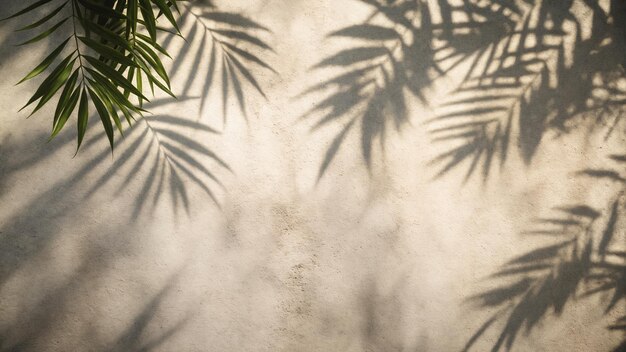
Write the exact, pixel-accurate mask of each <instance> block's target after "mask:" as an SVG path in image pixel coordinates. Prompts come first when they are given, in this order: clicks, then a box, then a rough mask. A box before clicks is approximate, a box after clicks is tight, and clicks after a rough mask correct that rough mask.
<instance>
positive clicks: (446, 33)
mask: <svg viewBox="0 0 626 352" xmlns="http://www.w3.org/2000/svg"><path fill="white" fill-rule="evenodd" d="M362 2H363V3H365V4H367V5H370V6H371V7H373V8H374V12H373V14H372V15H371V16H370V17H368V18H367V19H366V20H365V21H364V22H363V23H362V24H357V25H351V26H348V27H344V28H342V29H340V30H337V31H334V32H332V33H330V34H329V37H331V38H343V39H350V40H351V44H350V45H351V46H350V47H348V48H346V49H342V50H340V51H338V52H337V53H335V54H333V55H331V56H329V57H327V58H325V59H323V60H322V61H321V62H320V63H319V64H317V65H316V66H314V69H320V68H333V69H336V70H340V74H338V75H336V76H334V77H332V78H330V79H327V80H325V81H323V82H321V83H319V84H316V85H313V86H311V87H310V88H309V89H307V90H306V91H304V92H303V93H302V94H301V95H302V96H310V95H313V94H325V98H323V99H322V100H321V101H319V102H318V103H317V104H316V105H315V106H314V107H313V108H311V109H310V110H309V111H307V112H306V113H305V114H304V117H306V118H316V120H317V122H316V123H315V125H314V126H313V130H317V129H318V128H320V127H324V126H327V125H334V126H339V127H335V128H337V131H338V132H337V133H336V137H335V138H334V140H333V141H332V142H331V144H330V146H329V148H328V149H327V152H326V154H325V157H324V159H323V161H322V163H321V166H320V169H319V173H318V179H319V178H321V177H322V176H323V175H324V173H325V172H326V170H327V168H328V167H329V165H330V163H331V162H332V160H333V158H334V157H335V155H336V153H337V152H338V150H339V148H340V146H341V144H342V143H343V141H344V140H345V138H346V134H347V133H348V132H349V131H350V130H354V129H357V128H359V129H360V137H361V138H360V140H361V156H362V158H363V160H364V161H365V163H366V165H367V166H368V168H369V167H370V166H371V159H372V146H373V145H374V143H375V142H376V141H378V142H379V143H380V145H381V149H384V139H385V137H386V136H387V135H388V130H389V125H392V126H393V127H395V129H396V130H397V131H400V130H401V129H402V128H403V127H404V126H406V125H407V124H408V122H409V121H410V111H408V110H407V106H408V105H407V101H405V99H406V94H405V93H406V92H410V93H411V94H412V95H413V96H414V97H416V98H417V100H418V101H421V103H422V104H423V105H425V106H429V107H434V108H435V111H436V114H435V117H434V118H432V119H429V120H426V121H425V125H426V126H427V127H428V129H429V133H430V135H431V139H432V141H433V142H436V143H437V144H439V145H441V147H442V148H445V149H447V150H446V151H444V152H443V153H441V154H439V155H438V156H436V157H435V158H434V159H433V160H432V162H431V165H432V166H433V167H436V168H437V170H438V171H437V174H436V177H440V176H442V175H444V174H446V173H447V172H449V171H450V170H452V169H454V168H457V167H459V166H460V165H461V164H467V172H466V177H465V178H466V180H467V179H468V178H469V177H471V176H472V175H474V174H475V173H477V171H478V170H480V169H482V171H481V172H480V173H481V174H482V178H483V180H486V179H487V177H488V175H489V173H490V172H491V170H492V166H493V164H495V162H498V163H499V164H500V166H502V165H504V163H505V161H506V159H507V155H508V154H509V152H510V149H511V145H517V146H518V148H519V152H520V155H521V158H522V159H523V160H524V161H525V162H526V163H527V164H528V163H530V161H531V160H532V158H533V156H534V155H535V153H536V150H537V147H538V146H539V144H540V142H541V140H542V137H543V136H544V134H545V133H546V131H547V130H548V129H556V130H558V131H565V132H566V131H568V130H570V129H572V128H574V127H576V126H575V124H574V123H573V122H572V117H574V116H577V115H578V114H581V113H583V112H590V111H592V112H595V114H596V116H599V119H600V118H601V117H602V116H604V115H607V114H611V115H613V116H620V115H621V113H620V112H621V111H622V110H623V108H624V107H625V106H626V87H625V85H624V80H625V79H626V76H625V75H624V73H625V72H624V63H626V59H624V55H623V53H624V51H625V50H626V44H625V42H626V40H625V39H624V33H626V5H625V4H624V3H623V2H622V1H619V0H611V2H610V6H609V8H608V10H607V9H605V8H603V7H601V6H600V5H598V4H597V3H596V2H594V1H587V0H578V1H565V2H558V3H556V2H545V1H533V0H523V1H513V0H510V1H494V0H488V1H473V0H460V1H452V0H436V1H428V2H426V1H420V0H405V1H401V0H400V1H384V0H362ZM574 5H576V6H574ZM581 6H586V7H587V11H588V13H590V15H589V18H590V19H591V21H590V22H591V23H590V24H589V26H590V34H589V35H587V36H585V35H586V34H585V33H584V32H586V28H583V27H585V26H586V25H587V24H585V23H582V22H581V19H580V18H579V14H578V12H580V7H581ZM577 11H578V12H577ZM577 16H578V17H577ZM463 65H464V66H466V67H467V69H465V73H464V78H463V79H462V80H461V82H460V84H459V86H458V87H457V88H456V89H454V90H453V91H452V92H450V93H449V94H446V97H445V98H444V101H442V102H439V101H431V99H429V94H428V93H429V90H430V89H431V87H432V86H433V84H434V81H435V80H436V79H437V78H440V77H447V76H448V74H452V75H458V73H456V72H454V73H453V72H452V71H453V70H454V69H455V68H457V67H462V66H463ZM616 111H617V112H616ZM615 119H618V117H615ZM573 124H574V126H572V125H573Z"/></svg>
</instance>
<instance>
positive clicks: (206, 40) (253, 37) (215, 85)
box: [163, 1, 276, 122]
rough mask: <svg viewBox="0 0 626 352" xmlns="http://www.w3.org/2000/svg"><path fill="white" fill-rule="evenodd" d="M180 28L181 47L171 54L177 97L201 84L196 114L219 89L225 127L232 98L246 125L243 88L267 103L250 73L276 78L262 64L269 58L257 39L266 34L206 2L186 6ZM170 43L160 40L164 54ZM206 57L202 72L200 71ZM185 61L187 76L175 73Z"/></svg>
mask: <svg viewBox="0 0 626 352" xmlns="http://www.w3.org/2000/svg"><path fill="white" fill-rule="evenodd" d="M179 24H180V25H179V27H180V28H181V31H182V34H183V37H184V38H185V43H184V45H183V47H182V49H181V50H180V51H177V52H175V53H174V54H175V55H174V61H173V63H172V69H171V73H170V75H171V77H172V78H174V77H181V78H184V82H185V84H184V87H183V90H182V94H183V95H187V94H190V92H191V89H192V86H193V84H194V82H196V81H197V80H198V81H199V80H202V79H204V81H203V83H202V89H201V92H200V97H201V98H200V107H199V112H200V113H202V111H203V109H204V107H205V106H206V104H207V99H208V98H209V96H210V94H209V93H210V92H211V91H212V90H216V89H219V91H220V94H221V98H222V99H221V100H222V117H223V119H224V122H225V121H226V118H227V116H228V109H227V108H228V104H229V99H231V98H233V96H234V99H235V101H236V102H237V105H238V107H239V109H240V111H241V113H242V114H243V115H244V117H245V118H246V119H247V109H246V96H245V94H246V91H247V90H246V89H244V82H246V83H247V84H249V85H250V87H252V88H253V89H254V90H256V91H257V92H258V93H259V94H260V95H261V96H263V97H264V98H266V96H265V93H264V92H263V89H262V87H261V84H260V83H259V78H258V77H257V73H256V71H255V70H256V68H261V69H263V70H267V71H270V72H273V73H276V71H275V70H274V68H273V67H272V66H270V65H269V64H268V63H266V61H265V60H264V59H263V58H262V54H266V53H267V52H273V50H272V48H271V46H270V45H269V44H268V43H267V42H266V41H265V39H263V38H262V37H263V35H264V34H267V33H271V31H270V30H269V29H268V28H267V27H265V26H263V25H262V24H260V23H258V22H256V21H254V20H253V19H251V18H249V17H246V16H245V15H243V14H241V13H233V12H224V11H221V10H219V9H218V8H217V7H215V6H214V5H213V4H212V2H211V1H192V2H188V3H185V4H184V5H183V6H182V14H181V18H180V23H179ZM175 37H176V36H175V35H172V34H170V35H169V36H168V37H167V38H165V40H164V43H163V47H164V48H165V49H166V50H168V51H169V50H171V49H170V47H171V46H172V43H173V41H172V39H174V38H175ZM198 38H199V40H198ZM207 56H208V63H207V67H204V65H203V63H206V62H207ZM185 60H192V63H191V66H190V69H189V70H188V72H187V73H185V72H183V71H182V70H180V69H181V68H182V67H183V62H186V61H185ZM253 66H255V67H256V68H253ZM183 75H186V76H183ZM219 84H221V87H219Z"/></svg>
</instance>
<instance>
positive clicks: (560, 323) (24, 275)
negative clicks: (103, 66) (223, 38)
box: [0, 0, 624, 352]
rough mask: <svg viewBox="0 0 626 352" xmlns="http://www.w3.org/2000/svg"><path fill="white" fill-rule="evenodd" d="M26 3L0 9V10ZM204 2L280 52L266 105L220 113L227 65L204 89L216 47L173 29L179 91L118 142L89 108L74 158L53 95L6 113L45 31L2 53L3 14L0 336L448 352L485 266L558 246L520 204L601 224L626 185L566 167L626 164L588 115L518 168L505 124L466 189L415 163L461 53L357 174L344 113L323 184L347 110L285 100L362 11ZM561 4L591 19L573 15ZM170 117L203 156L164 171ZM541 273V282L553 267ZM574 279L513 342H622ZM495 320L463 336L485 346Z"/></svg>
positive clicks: (620, 137)
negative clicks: (258, 27) (502, 140)
mask: <svg viewBox="0 0 626 352" xmlns="http://www.w3.org/2000/svg"><path fill="white" fill-rule="evenodd" d="M22 3H23V2H20V1H8V2H5V3H3V4H2V6H1V7H0V9H1V10H0V16H2V17H4V16H5V15H6V14H9V13H11V12H12V11H14V10H15V9H18V8H20V7H21V6H22V5H23V4H22ZM218 5H219V7H220V8H221V9H224V10H229V11H234V12H241V13H244V14H246V15H247V16H250V17H251V18H253V19H254V20H256V21H258V22H259V23H262V24H263V25H265V26H267V27H268V28H269V29H270V30H271V33H269V32H259V36H261V37H262V38H263V39H264V40H265V41H267V42H268V43H269V44H270V46H271V47H272V48H273V53H264V54H263V57H264V58H265V59H267V61H268V63H269V64H270V65H271V66H272V67H273V68H274V69H275V70H276V71H277V72H278V74H273V73H271V72H269V71H268V70H263V69H257V68H254V69H253V72H254V74H255V75H256V77H257V78H258V81H259V83H260V84H261V86H262V87H263V88H264V90H265V94H266V96H267V99H264V98H263V97H261V96H260V95H259V94H256V93H255V92H254V88H252V87H251V86H249V85H244V87H243V89H244V92H245V93H246V94H245V95H246V104H247V109H248V114H247V115H248V116H247V120H246V119H245V118H244V116H243V115H242V114H241V113H240V111H239V108H238V105H237V100H236V98H234V95H231V98H230V99H229V101H228V114H227V119H225V120H224V119H223V116H224V115H223V111H222V102H221V96H220V90H221V85H220V81H219V80H216V81H215V82H216V83H215V85H214V86H213V87H212V88H211V89H210V90H209V92H208V93H205V91H204V88H203V84H204V83H205V82H206V80H207V79H208V78H207V77H206V71H207V70H208V65H209V48H208V44H207V45H206V46H204V47H203V46H202V44H201V41H202V40H203V38H202V37H201V31H200V30H198V32H197V33H196V36H195V38H194V39H193V40H190V41H189V43H185V42H183V41H182V40H176V39H175V40H172V41H171V42H170V43H169V44H168V45H169V47H168V50H170V52H171V53H172V56H173V57H174V60H173V61H172V60H169V61H167V62H168V66H169V69H170V72H174V74H173V90H174V92H176V93H177V94H179V95H180V97H179V100H178V101H176V100H173V99H170V98H166V97H165V96H161V95H158V96H157V97H156V99H155V100H154V102H153V104H152V105H149V106H150V110H151V112H152V113H153V115H149V116H148V117H147V120H148V122H149V123H150V126H151V128H148V127H147V125H146V123H145V122H143V121H139V122H137V123H136V125H135V128H133V129H129V131H128V132H127V135H126V137H124V138H119V141H118V144H117V146H116V149H115V152H114V153H113V155H111V153H110V151H109V150H108V143H107V141H106V138H104V136H103V134H102V133H101V132H100V131H101V128H100V126H99V124H96V123H95V122H97V121H95V120H96V119H97V118H93V119H94V124H92V125H91V126H90V128H89V130H88V136H87V139H86V141H87V142H86V143H85V145H84V147H83V148H82V149H81V151H80V153H78V155H76V156H75V157H74V152H75V132H74V131H75V125H74V124H69V125H68V127H67V128H66V131H65V132H64V133H62V134H61V135H60V136H59V137H58V138H56V139H55V140H53V141H51V142H50V143H46V139H47V135H48V131H49V127H50V125H51V123H50V122H51V118H50V114H51V113H52V111H53V107H52V106H50V107H47V108H45V109H42V111H41V112H38V113H37V114H36V115H34V116H33V117H31V118H29V119H26V116H27V113H24V112H22V113H18V112H17V110H18V109H19V108H20V107H21V106H22V105H23V104H24V102H25V101H26V100H27V98H28V96H29V94H30V93H31V92H32V90H33V89H34V88H35V87H36V82H33V83H27V84H24V85H20V86H14V83H15V82H16V81H17V80H18V79H19V77H20V76H22V75H23V74H24V73H26V72H27V71H28V70H29V69H30V68H31V67H33V66H34V65H36V63H37V62H39V60H40V59H41V57H43V55H45V53H46V52H47V51H48V50H49V46H48V44H47V43H45V42H44V43H43V44H41V45H36V46H30V47H14V46H13V44H15V43H17V42H18V40H19V38H20V35H15V34H13V33H12V32H11V31H12V29H14V28H16V26H17V25H18V22H3V23H1V24H0V42H1V43H2V46H1V47H0V57H1V61H0V77H2V79H1V80H0V111H1V116H2V123H1V125H0V350H1V351H351V352H352V351H354V352H357V351H460V350H462V349H463V347H464V346H465V344H466V343H467V342H468V340H469V339H470V338H471V336H472V335H473V334H474V333H475V332H476V331H477V330H478V329H479V328H480V327H481V325H482V324H483V323H484V322H485V321H486V320H487V319H489V317H490V316H491V315H492V314H493V313H494V312H495V311H496V310H498V309H499V308H498V307H480V306H479V305H477V304H476V302H475V301H472V300H471V299H470V297H472V296H474V295H476V294H479V293H480V292H483V291H485V290H489V289H494V288H496V287H498V285H501V284H502V281H501V278H498V277H492V276H490V275H491V274H492V273H494V272H495V271H497V270H498V269H499V268H501V267H502V266H503V265H505V264H506V262H508V261H510V260H511V259H512V258H515V257H516V256H519V255H522V254H524V253H526V252H528V251H530V250H532V249H535V248H538V247H541V246H544V245H548V244H551V243H554V241H555V239H554V237H550V236H532V235H528V234H526V235H525V234H522V232H523V231H524V230H527V229H532V226H533V224H534V222H533V221H535V219H537V218H540V217H543V218H547V217H551V216H553V215H554V214H555V213H554V211H555V207H559V206H561V207H562V206H572V205H577V204H588V205H590V206H592V207H593V208H594V209H597V210H598V211H599V212H601V213H602V214H603V215H602V216H601V220H598V223H597V224H596V225H594V226H597V227H598V228H603V227H604V226H605V224H606V222H607V221H608V220H607V219H608V218H607V216H608V214H609V213H610V210H611V204H612V203H611V202H612V201H613V200H614V199H617V197H618V196H619V194H620V192H621V191H622V189H623V183H619V182H615V181H612V180H610V179H608V178H606V177H605V178H599V179H595V178H589V177H585V176H582V175H580V173H579V172H580V171H581V170H585V169H603V170H607V169H614V170H617V171H618V172H622V174H621V175H624V174H623V171H624V170H623V165H624V164H619V163H612V161H611V160H610V159H608V158H607V156H608V155H612V154H624V133H623V132H624V125H623V123H622V122H620V124H618V125H617V127H616V128H615V129H614V131H613V132H612V133H610V134H608V132H607V131H608V127H607V125H605V124H601V123H596V122H595V121H596V120H594V119H593V117H595V116H592V118H588V119H587V120H582V117H581V118H580V119H579V120H576V121H578V122H577V123H576V126H577V127H576V128H572V129H570V130H568V131H567V132H565V130H563V131H556V130H549V131H547V132H546V133H545V134H544V135H543V137H542V139H541V143H540V144H539V146H538V149H537V152H536V155H535V156H534V158H533V159H532V162H531V163H530V164H529V165H526V164H525V163H524V161H523V160H522V158H521V157H520V156H519V155H520V154H519V152H518V149H517V146H516V142H515V140H513V141H512V142H511V144H512V146H511V150H510V156H509V158H508V160H507V162H506V164H505V166H504V167H503V168H502V169H501V170H497V169H496V168H495V167H494V170H493V171H492V172H491V173H490V176H489V178H488V179H487V180H486V181H485V182H483V181H482V180H481V178H480V176H476V177H472V178H470V179H469V180H468V181H467V182H466V183H464V182H463V178H464V176H465V173H466V171H467V167H458V168H454V169H452V171H450V172H449V173H447V174H445V175H444V176H443V177H440V178H433V176H434V175H435V174H436V173H437V168H436V167H433V166H432V165H430V164H429V161H430V160H431V159H432V158H434V157H436V156H437V155H439V154H440V153H441V152H443V151H444V150H445V147H444V146H443V145H441V144H438V143H434V142H433V141H432V140H431V138H430V135H429V134H428V129H429V126H427V125H426V124H425V123H424V122H425V121H427V120H428V119H429V118H433V117H434V116H437V114H439V113H440V112H439V111H440V110H439V109H440V107H439V105H441V103H442V102H445V101H447V100H449V99H451V97H452V95H451V94H452V93H450V92H451V91H452V90H453V89H454V88H455V87H456V85H457V84H458V83H459V82H460V80H461V78H462V77H463V75H464V73H465V72H467V70H469V68H470V62H471V60H469V59H468V60H466V61H465V62H463V63H461V64H460V66H458V67H457V68H455V69H454V70H452V71H451V72H450V73H449V74H448V75H447V76H445V77H440V78H438V79H436V80H435V82H434V84H433V86H432V87H431V88H429V89H428V90H427V94H428V97H429V100H430V101H431V104H430V106H424V104H422V103H421V102H420V101H419V100H418V99H416V98H415V97H413V96H411V95H410V94H408V92H406V90H405V93H406V95H407V106H408V107H407V110H408V112H409V120H410V123H409V124H406V125H404V126H403V128H402V129H401V130H400V131H399V132H396V131H394V129H393V128H392V125H389V130H388V131H387V133H388V134H387V137H386V138H385V141H384V146H385V147H384V149H380V148H378V147H377V144H376V143H375V146H374V148H373V154H374V155H373V158H372V165H371V168H370V169H369V170H368V168H367V167H366V165H365V163H364V161H363V158H362V156H361V148H362V147H361V136H360V129H355V130H352V131H351V132H350V133H348V134H347V136H346V139H345V141H344V142H343V144H342V145H341V148H340V149H339V151H338V153H337V155H336V157H335V159H334V160H333V161H332V163H331V164H330V166H329V167H328V170H327V172H326V174H325V175H324V176H323V178H321V179H320V180H319V182H318V181H317V173H318V169H319V167H320V164H321V163H322V161H323V158H324V155H325V153H326V149H327V147H328V146H329V144H330V143H331V141H332V139H333V137H334V136H335V135H336V134H337V133H338V132H339V131H340V128H341V124H342V122H339V121H337V122H333V123H331V124H330V125H328V126H326V127H324V128H322V129H319V130H317V131H316V132H313V133H312V132H311V126H312V125H313V124H314V123H315V121H316V120H315V119H312V118H309V119H301V118H300V117H301V116H302V114H303V113H304V112H305V111H307V110H308V109H310V108H311V107H312V106H313V105H315V104H316V103H318V102H319V101H321V100H322V99H323V95H315V94H314V95H308V96H306V97H304V98H301V99H296V98H294V97H295V96H297V95H298V94H299V93H300V92H302V91H304V90H306V89H307V88H308V87H311V86H313V85H315V84H317V83H320V82H322V81H323V80H325V79H327V78H329V77H331V76H332V75H333V73H337V72H339V71H340V70H336V71H333V70H317V71H316V70H311V69H310V68H311V66H313V65H315V64H316V63H317V62H319V61H320V60H322V59H323V58H325V57H327V56H329V55H332V54H334V53H336V52H337V51H338V50H341V49H342V48H347V47H349V46H350V45H352V43H351V42H350V41H348V40H328V39H327V38H325V37H326V35H327V34H328V33H329V32H331V31H334V30H337V29H339V28H342V27H345V26H348V25H351V24H358V23H361V22H363V21H364V20H365V19H367V17H368V16H369V15H370V14H371V7H369V6H366V5H365V4H363V3H360V2H359V1H350V0H342V1H338V0H308V1H306V0H305V1H303V0H291V1H287V0H282V1H281V0H240V1H223V2H218ZM576 11H579V12H577V13H578V14H580V16H581V17H580V18H582V20H581V23H582V24H583V26H584V25H589V22H588V21H589V19H588V17H585V16H588V12H585V11H587V10H585V9H584V8H582V7H581V9H580V10H576ZM33 16H34V17H35V16H36V15H33ZM585 18H587V19H585ZM586 21H587V22H586ZM193 26H194V24H193V21H191V22H187V23H186V24H185V27H183V32H184V33H185V32H186V33H188V34H189V33H190V31H191V30H192V29H193ZM60 37H61V36H59V38H60ZM205 39H206V38H205ZM180 52H183V53H185V55H184V56H183V57H182V58H181V59H176V58H177V56H176V55H177V53H180ZM196 58H198V59H196ZM177 60H178V61H177ZM196 60H198V61H196ZM192 78H194V79H193V80H192ZM188 82H191V84H190V85H189V84H188ZM568 84H569V85H572V84H573V83H572V82H569V83H568ZM564 92H565V93H564V94H568V93H567V91H565V90H564ZM202 96H206V101H205V103H204V105H203V106H202V108H201V104H202V99H201V97H202ZM537 104H540V103H537ZM589 114H593V112H591V113H588V115H589ZM618 114H619V113H618ZM181 119H182V121H186V123H185V122H183V123H181V122H180V121H181ZM594 126H595V127H594ZM515 129H516V128H515ZM164 130H165V131H166V133H167V131H175V132H176V133H178V134H179V135H182V136H183V137H187V138H188V139H190V140H192V141H195V142H197V143H198V145H199V146H196V145H194V144H190V143H189V142H187V144H186V145H185V144H184V143H183V142H184V140H183V139H180V138H181V137H179V138H178V141H179V142H180V143H182V144H181V148H182V149H184V150H186V151H188V152H189V153H190V155H192V156H193V157H194V158H195V159H196V160H198V162H199V163H200V166H198V167H197V168H195V169H193V168H192V170H193V171H192V173H193V175H194V176H193V177H191V176H189V175H187V174H185V172H184V171H181V170H180V169H176V168H175V167H174V166H172V165H171V164H169V166H168V162H167V160H166V158H165V157H164V156H163V155H164V153H165V154H167V153H168V152H169V153H171V150H169V151H168V150H167V149H166V150H163V147H160V146H159V143H162V142H163V141H167V136H163V132H162V131H164ZM514 133H517V132H516V131H514ZM159 135H160V136H161V137H160V140H158V138H159ZM181 141H183V142H181ZM204 148H206V149H207V150H210V151H211V152H214V153H215V154H216V155H218V156H219V157H220V158H221V159H223V160H224V161H225V162H226V163H228V166H229V168H230V170H231V171H229V170H228V169H226V168H225V167H223V166H222V165H220V164H219V163H218V162H216V161H215V159H214V158H212V157H210V156H209V155H207V153H206V152H203V151H204V150H205V149H204ZM199 150H200V151H199ZM495 163H496V162H495V161H494V164H495ZM464 165H469V163H468V164H464ZM620 167H621V169H620ZM172 170H174V171H172ZM203 170H204V171H203ZM207 172H210V173H212V174H213V175H214V176H215V178H216V179H218V180H219V182H220V183H221V185H220V184H218V183H216V182H215V181H214V180H212V179H211V178H210V177H209V175H208V174H207ZM176 175H177V176H176ZM176 177H179V178H176ZM622 177H623V176H622ZM161 180H162V182H161ZM203 187H206V188H208V189H209V190H210V191H211V192H212V193H213V194H214V197H215V199H216V201H214V200H212V199H211V197H210V196H209V194H208V193H207V192H206V189H203ZM623 206H624V205H623V200H622V203H621V205H620V206H619V207H618V208H619V211H618V212H619V213H620V214H621V211H622V209H623ZM616 226H617V227H616V232H617V233H618V235H617V236H615V237H614V240H613V241H612V243H611V248H614V249H615V248H617V249H615V251H618V250H622V251H623V250H624V249H623V244H624V242H623V241H624V224H623V220H619V221H618V222H617V225H616ZM595 243H596V245H597V243H598V242H597V241H596V242H595ZM620 246H621V247H620ZM620 248H621V249H620ZM618 259H619V257H618ZM621 259H622V261H621V262H618V263H617V265H622V267H623V265H624V263H623V257H622V258H621ZM622 270H623V269H622ZM572 280H573V279H572ZM566 281H567V280H566ZM566 283H567V282H566ZM621 283H622V284H623V281H621ZM555 285H557V286H558V287H557V286H555V287H553V291H554V292H555V294H554V295H556V294H557V293H556V292H559V290H560V289H561V288H562V286H563V285H564V283H563V282H560V283H559V282H556V283H555ZM590 285H591V284H590ZM586 287H587V286H585V284H582V283H581V284H580V286H579V287H578V288H577V289H576V290H575V292H576V293H575V295H574V296H573V297H570V298H569V299H568V300H567V303H566V305H565V307H564V309H563V311H562V313H561V314H560V315H557V314H554V312H553V310H552V308H549V309H548V310H547V311H546V312H545V314H543V315H542V318H541V319H540V321H539V322H538V323H537V324H536V325H533V328H532V329H530V330H528V331H527V329H526V328H525V327H522V329H521V330H520V332H519V334H518V336H517V338H516V339H515V343H514V344H513V345H512V350H514V351H581V352H582V351H610V350H612V349H613V348H614V347H615V346H617V345H619V344H620V343H621V341H622V339H623V338H624V335H623V330H622V331H620V330H609V329H607V326H608V325H611V324H613V323H614V322H615V320H616V319H617V318H619V317H621V316H623V315H624V306H623V300H621V301H620V302H618V306H617V308H615V309H614V310H612V311H611V312H610V313H608V314H605V308H606V306H607V304H608V302H609V301H610V300H611V297H612V296H611V292H612V291H607V292H606V293H604V294H599V295H592V296H590V297H585V296H584V295H583V293H584V291H585V288H586ZM511 302H512V303H513V302H514V301H513V300H512V301H511ZM529 309H530V308H529ZM529 314H532V312H529ZM503 317H504V318H503V319H499V320H498V321H497V322H496V323H495V324H494V325H493V326H492V327H490V328H489V329H488V330H487V331H486V332H485V334H484V335H483V336H482V337H481V338H480V339H479V340H478V342H477V343H476V345H475V346H474V349H473V350H475V351H485V350H490V349H491V347H492V346H493V344H494V343H495V342H496V341H497V339H498V336H499V334H500V333H501V331H502V329H504V328H505V323H506V317H505V316H503Z"/></svg>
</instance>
